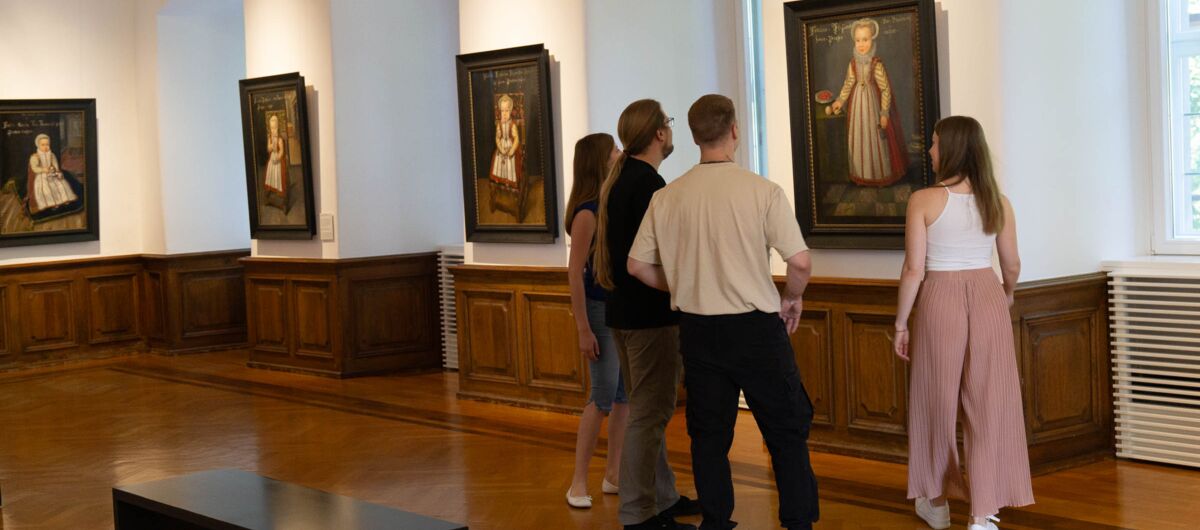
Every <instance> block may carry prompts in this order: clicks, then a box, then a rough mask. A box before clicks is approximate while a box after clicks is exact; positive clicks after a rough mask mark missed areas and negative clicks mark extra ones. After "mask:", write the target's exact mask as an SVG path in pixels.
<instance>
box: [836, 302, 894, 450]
mask: <svg viewBox="0 0 1200 530" xmlns="http://www.w3.org/2000/svg"><path fill="white" fill-rule="evenodd" d="M895 321H896V316H895V314H871V313H857V312H854V313H852V312H847V313H846V317H845V324H844V325H845V330H846V341H845V344H846V351H845V361H846V374H847V377H846V399H847V401H846V405H847V409H846V411H847V414H848V416H847V422H846V425H847V427H849V428H851V429H861V430H866V431H872V432H877V433H884V434H901V435H902V434H904V433H905V432H906V431H907V425H906V422H907V409H908V364H907V363H905V362H904V361H902V360H901V359H900V358H898V357H896V355H895V354H894V353H893V352H892V333H893V330H894V329H895Z"/></svg>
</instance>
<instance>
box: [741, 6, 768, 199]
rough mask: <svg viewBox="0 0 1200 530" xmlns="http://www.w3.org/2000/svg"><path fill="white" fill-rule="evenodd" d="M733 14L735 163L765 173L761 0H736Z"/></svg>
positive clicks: (765, 148) (764, 103) (764, 99)
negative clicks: (737, 137)
mask: <svg viewBox="0 0 1200 530" xmlns="http://www.w3.org/2000/svg"><path fill="white" fill-rule="evenodd" d="M736 4H737V7H736V8H735V11H736V13H737V15H736V17H734V19H735V21H736V29H735V30H734V34H735V36H736V37H737V40H738V43H739V46H740V50H739V51H740V53H738V58H737V63H738V64H737V67H738V70H739V71H740V73H741V83H739V84H738V93H737V94H736V97H735V103H736V104H737V106H738V117H739V118H740V119H739V124H738V125H739V129H740V131H741V133H742V140H741V142H742V145H741V149H738V153H737V155H736V157H737V162H738V163H739V164H740V165H742V166H743V167H746V168H749V169H750V170H751V171H753V172H755V173H758V174H759V175H766V172H767V145H766V125H767V124H766V113H765V112H764V108H763V106H764V105H766V103H767V102H766V97H765V91H764V87H763V86H762V83H763V80H764V77H765V76H764V75H763V65H762V59H763V53H764V52H763V43H762V40H761V39H762V0H738V1H737V2H736Z"/></svg>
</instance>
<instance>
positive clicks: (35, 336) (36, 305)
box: [18, 280, 79, 353]
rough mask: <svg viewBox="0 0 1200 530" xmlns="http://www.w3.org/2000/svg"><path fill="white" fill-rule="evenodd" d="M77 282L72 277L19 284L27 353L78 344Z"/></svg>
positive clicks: (24, 348)
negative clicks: (75, 293)
mask: <svg viewBox="0 0 1200 530" xmlns="http://www.w3.org/2000/svg"><path fill="white" fill-rule="evenodd" d="M74 285H75V282H74V281H72V280H57V281H45V282H29V283H22V284H20V285H19V287H18V288H19V289H20V293H21V294H20V309H19V311H20V315H21V319H20V322H21V331H22V337H21V343H22V349H23V350H24V351H25V353H34V352H45V351H53V350H63V349H67V348H74V347H76V346H79V341H78V338H77V337H78V336H79V335H78V330H77V329H76V323H77V322H78V320H79V319H78V318H77V316H76V315H77V314H76V312H75V305H76V304H75V295H74Z"/></svg>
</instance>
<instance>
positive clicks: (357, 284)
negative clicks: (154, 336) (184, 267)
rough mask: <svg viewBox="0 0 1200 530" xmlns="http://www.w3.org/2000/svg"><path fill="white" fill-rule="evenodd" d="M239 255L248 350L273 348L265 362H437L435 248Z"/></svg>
mask: <svg viewBox="0 0 1200 530" xmlns="http://www.w3.org/2000/svg"><path fill="white" fill-rule="evenodd" d="M239 261H240V262H241V263H242V265H243V266H244V267H245V269H246V272H245V274H246V278H247V283H246V285H247V287H246V289H247V293H248V295H247V296H248V298H247V303H246V307H247V312H248V313H247V317H248V321H249V327H250V333H249V336H250V338H251V342H252V344H253V345H254V351H259V350H266V351H268V353H271V354H274V358H273V360H271V361H270V362H264V364H269V365H270V367H272V368H282V369H291V370H299V371H304V372H309V373H315V374H319V375H329V376H335V377H347V376H354V375H363V374H373V373H382V372H394V371H397V370H409V369H428V368H432V367H437V366H440V363H441V351H440V349H439V348H438V345H439V344H440V342H439V341H440V338H439V333H438V330H437V326H438V323H439V320H440V319H439V315H438V311H439V309H438V307H439V306H438V303H437V294H436V283H437V255H436V254H435V253H420V254H405V255H396V256H379V257H371V258H353V259H284V258H243V259H242V260H239ZM268 284H270V285H271V287H264V286H266V285H268ZM263 289H266V290H265V291H263ZM280 289H282V290H284V291H286V296H282V297H281V296H279V294H278V292H279V290H280ZM263 297H265V299H263ZM264 304H265V305H264ZM276 310H280V311H284V312H285V313H286V315H287V316H286V318H284V317H281V316H280V315H279V314H278V313H277V312H276ZM280 331H282V332H283V333H284V334H285V336H286V337H287V338H286V340H280V339H279V337H278V336H277V335H276V333H278V332H280ZM284 353H286V354H287V355H282V354H284ZM259 361H261V359H256V358H254V356H253V354H252V358H251V363H252V365H255V363H258V362H259Z"/></svg>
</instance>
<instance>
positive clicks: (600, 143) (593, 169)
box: [567, 133, 616, 234]
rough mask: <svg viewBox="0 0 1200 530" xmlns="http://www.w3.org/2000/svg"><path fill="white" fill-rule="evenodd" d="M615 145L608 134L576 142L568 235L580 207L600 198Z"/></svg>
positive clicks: (596, 135) (591, 135) (568, 216)
mask: <svg viewBox="0 0 1200 530" xmlns="http://www.w3.org/2000/svg"><path fill="white" fill-rule="evenodd" d="M614 145H616V143H615V141H614V140H613V137H612V136H611V135H609V134H606V133H595V134H589V135H587V136H584V137H583V138H580V139H579V141H578V142H575V176H574V181H573V182H572V183H571V198H570V199H568V200H567V233H568V234H569V233H571V223H573V222H574V221H575V210H577V209H578V208H579V205H580V204H583V203H585V202H588V201H594V200H596V199H598V198H599V197H600V182H601V181H603V180H604V176H605V175H607V174H608V157H609V155H610V154H611V153H612V150H613V146H614Z"/></svg>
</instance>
